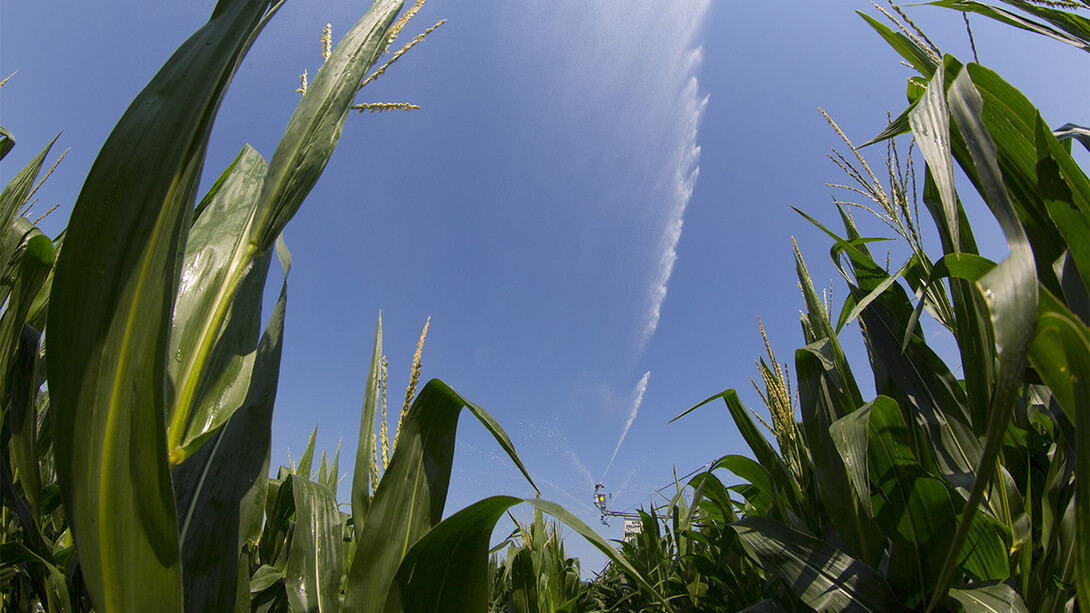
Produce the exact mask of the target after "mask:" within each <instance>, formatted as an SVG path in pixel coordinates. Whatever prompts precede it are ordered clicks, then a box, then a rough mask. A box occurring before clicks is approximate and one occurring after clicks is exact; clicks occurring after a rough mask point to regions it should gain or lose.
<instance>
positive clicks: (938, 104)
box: [908, 64, 964, 252]
mask: <svg viewBox="0 0 1090 613" xmlns="http://www.w3.org/2000/svg"><path fill="white" fill-rule="evenodd" d="M945 85H946V71H945V70H944V69H943V66H942V65H941V64H940V65H939V66H938V68H937V69H936V70H935V74H934V75H933V76H932V77H931V82H930V83H928V85H927V89H926V90H925V91H924V94H923V96H922V97H921V98H920V99H919V101H918V102H917V103H916V106H915V107H914V108H913V109H912V112H910V113H909V115H908V123H909V125H910V126H911V127H912V135H913V136H914V137H915V138H916V143H917V144H919V146H920V153H922V154H923V157H924V160H926V161H927V169H928V171H930V173H931V178H932V179H933V180H934V181H935V186H936V190H937V191H938V193H939V201H940V202H941V203H942V210H943V213H944V216H943V221H944V222H945V224H946V226H947V227H949V228H950V231H951V244H952V246H953V249H954V251H957V252H962V251H964V249H963V248H962V246H961V236H960V234H959V231H958V230H959V227H958V196H957V192H955V191H954V158H953V154H952V153H951V149H950V111H949V109H947V108H946V90H945Z"/></svg>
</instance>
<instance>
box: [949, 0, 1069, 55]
mask: <svg viewBox="0 0 1090 613" xmlns="http://www.w3.org/2000/svg"><path fill="white" fill-rule="evenodd" d="M1004 1H1005V2H1007V4H1011V5H1013V6H1017V7H1018V8H1020V9H1022V10H1023V11H1026V12H1029V13H1034V14H1036V15H1037V16H1038V17H1041V18H1043V19H1045V20H1046V21H1050V22H1052V24H1053V25H1054V26H1056V27H1051V26H1049V25H1047V24H1044V23H1041V22H1039V21H1034V20H1032V19H1029V18H1027V17H1024V16H1022V15H1019V14H1018V13H1015V12H1013V11H1008V10H1007V9H1004V8H1000V7H998V6H994V5H991V4H985V3H983V2H975V1H973V0H941V1H939V2H930V3H929V4H934V5H935V6H941V7H945V8H949V9H955V10H958V11H962V12H965V13H978V14H980V15H984V16H986V17H990V18H992V19H994V20H996V21H1000V22H1002V23H1005V24H1007V25H1011V26H1014V27H1016V28H1019V29H1022V30H1026V31H1027V32H1034V33H1036V34H1041V35H1043V36H1047V37H1049V38H1051V39H1053V40H1057V41H1060V42H1061V43H1067V44H1068V45H1071V46H1073V47H1078V48H1079V49H1082V50H1083V51H1088V52H1090V21H1088V20H1087V19H1086V18H1085V17H1081V16H1079V15H1076V14H1075V13H1070V12H1065V11H1058V10H1055V9H1050V8H1047V7H1042V6H1037V5H1034V4H1032V3H1030V2H1015V1H1011V0H1004Z"/></svg>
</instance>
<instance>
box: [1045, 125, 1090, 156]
mask: <svg viewBox="0 0 1090 613" xmlns="http://www.w3.org/2000/svg"><path fill="white" fill-rule="evenodd" d="M1052 134H1053V135H1055V136H1056V139H1057V140H1059V141H1060V142H1063V141H1065V140H1068V139H1071V138H1073V139H1075V140H1077V141H1079V143H1081V144H1082V146H1083V148H1084V149H1086V150H1087V151H1090V128H1086V127H1085V126H1080V125H1076V124H1073V123H1065V124H1064V125H1062V126H1060V127H1058V128H1056V129H1055V130H1053V131H1052Z"/></svg>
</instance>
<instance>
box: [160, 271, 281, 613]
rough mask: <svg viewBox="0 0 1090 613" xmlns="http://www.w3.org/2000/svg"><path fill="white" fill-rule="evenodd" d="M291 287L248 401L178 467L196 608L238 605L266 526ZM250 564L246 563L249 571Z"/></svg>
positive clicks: (276, 312)
mask: <svg viewBox="0 0 1090 613" xmlns="http://www.w3.org/2000/svg"><path fill="white" fill-rule="evenodd" d="M285 277H286V275H285ZM286 290H287V281H286V279H285V283H284V286H282V287H281V290H280V298H279V300H278V301H277V303H276V306H275V308H274V309H273V313H272V317H271V318H270V320H269V324H268V327H267V328H266V329H265V333H264V334H263V336H262V338H261V343H260V345H259V346H258V348H257V358H256V360H255V362H254V367H253V377H252V380H251V382H250V385H249V389H248V393H247V397H246V399H245V401H244V402H243V403H242V406H241V407H239V409H238V410H237V411H235V413H234V414H233V415H232V416H231V418H230V419H229V420H228V421H227V423H226V424H225V425H224V427H223V428H222V429H220V430H219V431H218V432H217V433H216V435H215V436H214V437H213V438H212V440H210V441H209V442H208V444H206V445H204V446H202V447H201V448H200V449H198V450H197V452H196V453H195V454H193V455H192V456H191V457H190V458H189V459H188V460H186V461H185V462H182V463H181V464H180V465H179V466H177V467H176V468H175V469H174V474H173V477H174V484H175V496H176V499H177V504H178V523H179V526H180V538H181V543H182V573H183V587H184V588H185V607H186V611H188V612H190V613H197V612H199V611H228V610H231V608H232V607H233V604H232V603H233V602H234V599H235V587H236V585H235V584H236V581H235V579H236V575H235V573H237V572H238V569H237V567H238V565H239V563H240V555H239V554H240V552H241V551H242V548H243V547H244V546H245V544H246V543H247V542H256V541H257V540H258V537H259V536H260V534H261V520H262V515H263V513H262V510H263V509H264V508H265V499H266V492H267V487H268V482H269V479H268V474H269V456H270V443H271V432H272V416H273V403H274V401H275V399H276V385H277V381H278V379H279V373H280V355H281V350H282V348H283V345H282V339H283V327H284V309H285V303H286V300H287V291H286ZM245 557H246V556H241V559H244V558H245ZM249 570H250V569H249V568H248V567H247V568H245V570H244V572H245V576H246V577H247V578H249ZM248 603H249V599H248V598H247V604H248Z"/></svg>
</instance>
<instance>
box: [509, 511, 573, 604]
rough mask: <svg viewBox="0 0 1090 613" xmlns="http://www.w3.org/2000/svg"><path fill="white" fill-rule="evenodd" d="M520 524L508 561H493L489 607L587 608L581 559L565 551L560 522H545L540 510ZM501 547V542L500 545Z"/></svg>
mask: <svg viewBox="0 0 1090 613" xmlns="http://www.w3.org/2000/svg"><path fill="white" fill-rule="evenodd" d="M511 519H512V521H514V522H515V525H516V526H517V527H516V529H515V533H514V534H513V535H512V537H511V538H509V539H508V540H507V541H505V542H507V543H510V545H509V546H508V547H507V551H506V557H505V560H504V561H503V562H502V563H501V562H499V561H498V560H493V561H492V565H493V566H494V570H493V572H494V573H495V576H494V577H493V582H492V585H494V586H496V587H495V588H494V590H493V595H492V600H491V604H490V607H489V608H490V610H492V611H516V612H518V613H539V612H544V611H580V610H585V609H584V607H585V604H586V603H584V602H581V601H582V600H584V599H585V588H584V584H583V583H582V581H581V580H580V576H579V560H578V559H575V558H569V557H567V555H565V553H564V543H563V541H562V540H561V535H560V529H559V525H558V524H557V523H556V522H549V523H546V521H545V518H544V515H543V514H542V512H541V510H540V509H534V515H533V519H532V520H530V521H527V522H525V523H522V522H519V521H518V520H517V519H515V518H514V517H512V518H511ZM501 546H502V544H501Z"/></svg>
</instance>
